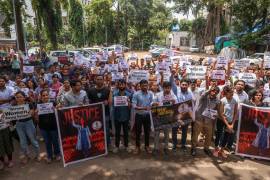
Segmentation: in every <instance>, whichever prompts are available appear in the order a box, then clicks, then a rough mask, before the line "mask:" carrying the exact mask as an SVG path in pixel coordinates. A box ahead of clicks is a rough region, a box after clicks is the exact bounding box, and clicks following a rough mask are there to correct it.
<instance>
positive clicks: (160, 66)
mask: <svg viewBox="0 0 270 180" xmlns="http://www.w3.org/2000/svg"><path fill="white" fill-rule="evenodd" d="M169 70H170V68H169V65H168V64H167V63H166V62H164V61H162V62H158V63H157V64H156V71H158V72H165V71H169Z"/></svg>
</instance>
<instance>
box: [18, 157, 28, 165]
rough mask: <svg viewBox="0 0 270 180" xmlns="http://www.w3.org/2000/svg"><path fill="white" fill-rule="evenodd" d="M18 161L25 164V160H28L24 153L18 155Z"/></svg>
mask: <svg viewBox="0 0 270 180" xmlns="http://www.w3.org/2000/svg"><path fill="white" fill-rule="evenodd" d="M20 162H21V163H22V164H27V162H28V157H26V156H24V155H22V156H20Z"/></svg>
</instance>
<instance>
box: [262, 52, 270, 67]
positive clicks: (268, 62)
mask: <svg viewBox="0 0 270 180" xmlns="http://www.w3.org/2000/svg"><path fill="white" fill-rule="evenodd" d="M263 59H264V68H265V69H270V54H267V53H265V54H264V58H263Z"/></svg>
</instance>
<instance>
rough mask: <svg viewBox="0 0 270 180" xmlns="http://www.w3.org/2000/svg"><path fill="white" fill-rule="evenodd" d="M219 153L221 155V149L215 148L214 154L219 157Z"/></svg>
mask: <svg viewBox="0 0 270 180" xmlns="http://www.w3.org/2000/svg"><path fill="white" fill-rule="evenodd" d="M218 155H219V149H218V148H215V150H214V151H213V156H214V157H218Z"/></svg>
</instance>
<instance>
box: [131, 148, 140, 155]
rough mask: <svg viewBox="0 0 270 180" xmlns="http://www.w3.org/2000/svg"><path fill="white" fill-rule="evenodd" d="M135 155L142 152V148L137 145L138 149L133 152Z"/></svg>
mask: <svg viewBox="0 0 270 180" xmlns="http://www.w3.org/2000/svg"><path fill="white" fill-rule="evenodd" d="M133 153H134V154H135V155H136V154H140V153H141V149H140V148H139V147H136V149H135V150H134V152H133Z"/></svg>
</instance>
